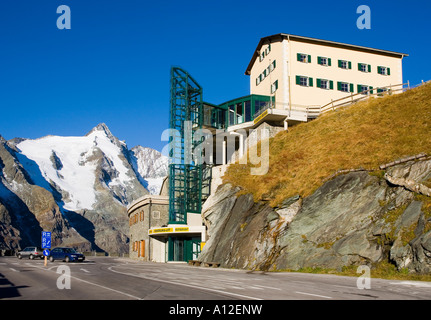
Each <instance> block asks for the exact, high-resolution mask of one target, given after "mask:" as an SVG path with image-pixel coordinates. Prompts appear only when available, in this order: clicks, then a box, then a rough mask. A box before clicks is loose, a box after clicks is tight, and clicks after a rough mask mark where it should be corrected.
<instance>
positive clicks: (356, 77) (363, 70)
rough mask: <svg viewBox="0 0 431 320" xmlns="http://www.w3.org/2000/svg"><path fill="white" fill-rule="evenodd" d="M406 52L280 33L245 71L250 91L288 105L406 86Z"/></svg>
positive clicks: (265, 44)
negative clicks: (404, 71) (404, 62)
mask: <svg viewBox="0 0 431 320" xmlns="http://www.w3.org/2000/svg"><path fill="white" fill-rule="evenodd" d="M406 56H407V54H405V53H398V52H393V51H387V50H381V49H373V48H367V47H362V46H356V45H350V44H345V43H338V42H333V41H327V40H320V39H314V38H308V37H301V36H295V35H290V34H284V33H280V34H277V35H272V36H268V37H265V38H262V39H261V40H260V42H259V44H258V46H257V48H256V50H255V52H254V54H253V56H252V59H251V61H250V63H249V65H248V67H247V69H246V71H245V74H246V75H248V76H250V94H259V95H267V96H272V97H274V99H275V106H274V107H275V109H280V110H289V109H295V108H298V107H299V108H301V107H302V108H304V107H310V106H322V105H324V104H327V103H329V102H331V100H336V99H339V98H342V97H345V96H346V95H349V94H352V93H361V92H364V93H365V94H369V93H373V90H376V91H377V90H382V91H383V90H385V89H384V88H385V87H387V86H392V85H402V84H403V69H402V60H403V58H404V57H406ZM381 88H383V89H381ZM370 90H371V91H370Z"/></svg>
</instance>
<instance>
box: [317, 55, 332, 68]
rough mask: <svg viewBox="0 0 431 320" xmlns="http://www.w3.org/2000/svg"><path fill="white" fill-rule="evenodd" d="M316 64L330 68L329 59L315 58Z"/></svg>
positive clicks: (330, 62)
mask: <svg viewBox="0 0 431 320" xmlns="http://www.w3.org/2000/svg"><path fill="white" fill-rule="evenodd" d="M317 63H318V64H320V65H321V66H326V67H330V66H331V65H332V61H331V58H326V57H317Z"/></svg>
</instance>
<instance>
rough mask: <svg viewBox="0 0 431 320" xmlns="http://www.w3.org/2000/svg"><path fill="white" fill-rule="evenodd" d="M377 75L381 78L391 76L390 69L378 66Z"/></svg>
mask: <svg viewBox="0 0 431 320" xmlns="http://www.w3.org/2000/svg"><path fill="white" fill-rule="evenodd" d="M377 73H378V74H381V75H383V76H390V75H391V68H388V67H382V66H378V67H377Z"/></svg>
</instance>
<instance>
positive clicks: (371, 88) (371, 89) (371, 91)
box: [370, 86, 374, 94]
mask: <svg viewBox="0 0 431 320" xmlns="http://www.w3.org/2000/svg"><path fill="white" fill-rule="evenodd" d="M373 89H374V88H373V87H371V86H370V93H371V94H373V93H374V90H373Z"/></svg>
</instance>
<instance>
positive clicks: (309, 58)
mask: <svg viewBox="0 0 431 320" xmlns="http://www.w3.org/2000/svg"><path fill="white" fill-rule="evenodd" d="M308 63H311V56H310V55H308Z"/></svg>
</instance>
